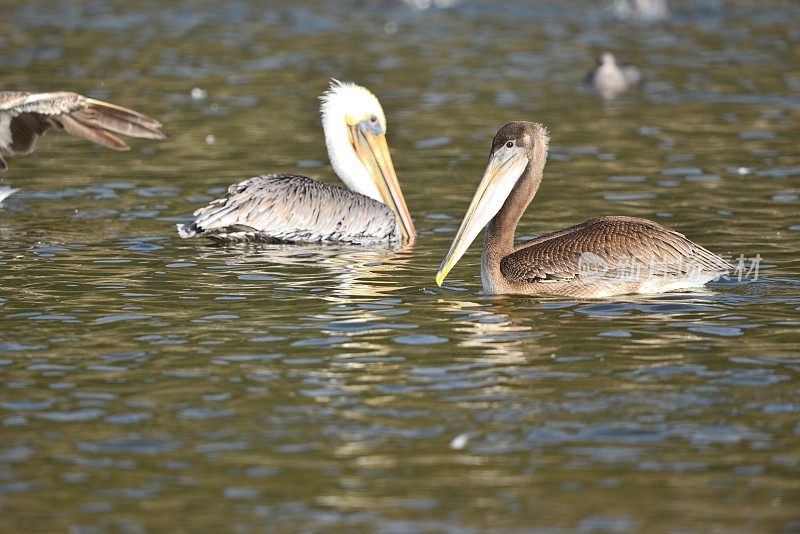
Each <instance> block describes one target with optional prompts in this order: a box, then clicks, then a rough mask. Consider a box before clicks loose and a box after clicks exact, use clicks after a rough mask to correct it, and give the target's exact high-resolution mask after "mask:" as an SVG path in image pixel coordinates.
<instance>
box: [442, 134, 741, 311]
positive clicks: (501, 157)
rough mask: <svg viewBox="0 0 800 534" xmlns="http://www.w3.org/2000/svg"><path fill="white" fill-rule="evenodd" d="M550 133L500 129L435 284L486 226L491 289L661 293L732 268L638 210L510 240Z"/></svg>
mask: <svg viewBox="0 0 800 534" xmlns="http://www.w3.org/2000/svg"><path fill="white" fill-rule="evenodd" d="M548 141H549V138H548V134H547V130H545V128H544V127H543V126H542V125H541V124H535V123H532V122H512V123H509V124H506V125H505V126H503V127H502V128H501V129H500V131H499V132H497V135H495V137H494V140H493V141H492V151H491V155H490V156H489V163H488V165H487V167H486V171H485V173H484V175H483V179H482V180H481V182H480V184H479V185H478V190H477V192H476V193H475V196H474V197H473V199H472V203H471V204H470V205H469V208H468V209H467V214H466V215H465V216H464V221H463V222H462V223H461V227H460V228H459V229H458V233H457V234H456V237H455V240H454V241H453V245H452V246H451V247H450V251H449V252H448V253H447V256H445V258H444V261H442V265H441V267H440V268H439V272H438V273H437V274H436V283H437V284H439V285H441V284H442V281H443V280H444V279H445V277H446V276H447V273H449V272H450V269H452V268H453V266H454V265H455V264H456V263H457V262H458V260H459V259H460V258H461V256H462V255H463V254H464V252H466V250H467V248H468V247H469V245H470V243H472V241H473V240H474V239H475V237H476V236H477V235H478V233H479V232H480V231H481V228H483V227H484V226H486V235H485V238H484V242H483V255H482V257H481V279H482V281H483V290H484V291H485V292H486V293H487V294H489V295H496V294H522V295H539V294H554V295H565V296H571V297H578V298H597V297H607V296H611V295H622V294H626V293H661V292H664V291H672V290H675V289H683V288H688V287H697V286H701V285H703V284H705V283H706V282H708V281H710V280H713V279H715V278H718V277H719V276H720V275H722V274H724V273H726V272H728V271H729V270H730V269H731V268H732V266H731V265H729V264H728V263H727V262H725V261H724V260H723V259H722V258H720V257H719V256H717V255H715V254H713V253H711V252H709V251H708V250H706V249H704V248H703V247H701V246H700V245H697V244H695V243H692V242H691V241H689V240H688V239H686V238H685V237H684V236H683V235H681V234H679V233H677V232H673V231H672V230H668V229H666V228H664V227H663V226H661V225H659V224H656V223H654V222H653V221H648V220H646V219H638V218H635V217H598V218H596V219H590V220H588V221H586V222H585V223H583V224H579V225H577V226H573V227H571V228H567V229H565V230H560V231H558V232H553V233H551V234H545V235H543V236H541V237H539V238H537V239H534V240H532V241H528V242H527V243H523V244H521V245H519V246H515V245H514V230H515V228H516V226H517V222H518V221H519V219H520V217H522V214H523V212H524V211H525V208H527V206H528V204H530V202H531V200H533V197H534V195H536V191H537V190H538V189H539V184H540V183H541V181H542V172H543V170H544V164H545V160H546V159H547V144H548Z"/></svg>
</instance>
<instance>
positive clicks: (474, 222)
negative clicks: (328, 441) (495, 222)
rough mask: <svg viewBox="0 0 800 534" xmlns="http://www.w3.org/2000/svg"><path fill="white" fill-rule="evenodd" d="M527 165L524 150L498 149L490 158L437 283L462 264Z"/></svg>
mask: <svg viewBox="0 0 800 534" xmlns="http://www.w3.org/2000/svg"><path fill="white" fill-rule="evenodd" d="M527 165H528V157H527V156H526V155H525V153H524V152H523V151H522V150H521V149H517V150H504V151H498V152H495V153H494V154H493V155H492V156H491V158H489V164H488V165H487V166H486V171H485V172H484V173H483V178H482V179H481V183H480V184H478V190H477V191H476V192H475V196H474V197H472V202H471V203H470V205H469V208H468V209H467V214H466V215H465V216H464V220H463V221H462V222H461V227H460V228H459V229H458V233H457V234H456V238H455V239H454V240H453V244H452V245H451V246H450V251H449V252H448V253H447V256H445V257H444V260H443V261H442V264H441V266H440V267H439V272H438V273H436V285H439V286H441V285H442V282H443V281H444V279H445V278H447V274H448V273H449V272H450V269H452V268H453V266H455V264H456V263H458V260H460V259H461V256H463V255H464V253H465V252H466V251H467V249H468V248H469V246H470V245H471V244H472V242H473V241H474V240H475V238H476V237H477V236H478V234H479V233H480V231H481V229H482V228H483V227H484V226H486V225H487V224H488V223H489V221H490V220H492V217H494V216H495V215H496V214H497V212H498V211H500V208H502V207H503V204H504V203H505V201H506V199H507V198H508V195H510V194H511V190H512V189H514V185H515V184H516V183H517V180H518V179H519V177H520V175H521V174H522V171H524V170H525V167H526V166H527Z"/></svg>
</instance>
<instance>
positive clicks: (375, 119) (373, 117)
mask: <svg viewBox="0 0 800 534" xmlns="http://www.w3.org/2000/svg"><path fill="white" fill-rule="evenodd" d="M369 122H371V123H372V124H378V117H376V116H375V115H373V116H372V117H370V118H369Z"/></svg>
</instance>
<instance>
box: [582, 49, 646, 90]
mask: <svg viewBox="0 0 800 534" xmlns="http://www.w3.org/2000/svg"><path fill="white" fill-rule="evenodd" d="M585 81H586V84H587V85H590V86H591V87H592V88H593V89H594V90H596V91H597V92H598V93H600V95H601V96H602V97H603V98H613V97H614V96H616V95H617V94H618V93H622V92H624V91H627V90H628V89H630V88H632V87H634V86H636V85H639V84H640V83H642V73H641V72H639V69H637V68H636V67H634V66H632V65H622V66H620V65H618V64H617V60H616V59H615V58H614V54H612V53H611V52H603V53H602V54H600V57H598V58H597V65H596V66H595V67H594V68H593V69H592V70H591V71H590V72H589V73H588V74H587V75H586V80H585Z"/></svg>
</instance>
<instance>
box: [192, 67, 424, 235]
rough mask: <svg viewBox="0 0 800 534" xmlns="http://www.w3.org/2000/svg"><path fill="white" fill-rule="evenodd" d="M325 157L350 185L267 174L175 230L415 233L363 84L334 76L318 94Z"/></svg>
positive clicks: (374, 103) (376, 105)
mask: <svg viewBox="0 0 800 534" xmlns="http://www.w3.org/2000/svg"><path fill="white" fill-rule="evenodd" d="M321 100H322V105H321V111H322V127H323V130H324V132H325V143H326V144H327V147H328V157H329V158H330V160H331V164H332V166H333V169H334V171H336V174H337V175H338V176H339V178H341V180H342V181H343V182H344V183H345V185H346V186H347V187H348V188H349V191H348V190H347V189H343V188H341V187H337V186H333V185H330V184H327V183H325V182H320V181H318V180H312V179H311V178H307V177H305V176H301V175H299V174H267V175H263V176H257V177H255V178H250V179H249V180H245V181H243V182H240V183H238V184H234V185H232V186H230V187H229V188H228V194H227V195H226V196H225V197H224V198H220V199H218V200H214V201H213V202H211V203H210V204H209V205H208V206H205V207H203V208H200V209H198V210H197V211H195V212H194V221H193V222H191V223H189V224H185V225H182V224H179V225H178V232H179V234H180V236H181V237H184V238H185V237H192V236H195V235H199V236H203V237H208V238H211V239H214V240H216V241H220V242H224V243H241V242H254V243H322V244H351V245H366V244H379V243H384V244H395V243H400V242H403V241H405V242H412V241H414V239H415V237H416V233H415V230H414V223H413V222H412V220H411V214H410V213H409V212H408V208H407V207H406V201H405V199H404V198H403V193H402V191H401V190H400V184H399V183H398V182H397V175H396V174H395V171H394V166H393V165H392V158H391V156H390V155H389V148H388V146H387V144H386V136H385V134H386V117H385V116H384V114H383V109H382V108H381V105H380V102H378V99H377V98H376V97H375V95H373V94H372V93H370V92H369V91H368V90H367V89H365V88H364V87H361V86H359V85H355V84H353V83H341V82H339V81H336V80H333V81H332V82H331V85H330V88H329V89H328V90H327V91H326V92H325V94H323V95H322V97H321Z"/></svg>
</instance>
